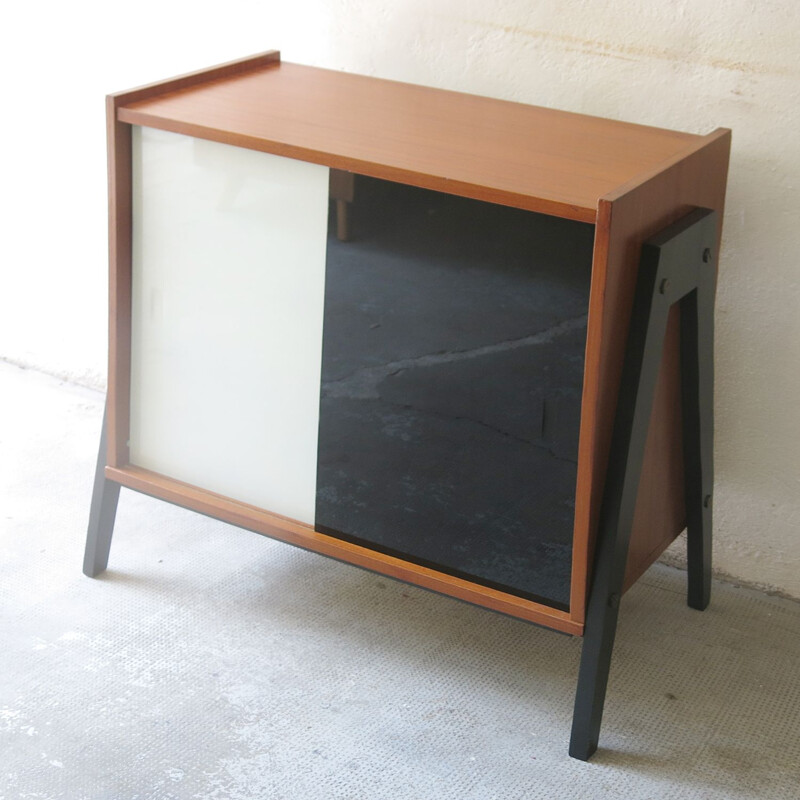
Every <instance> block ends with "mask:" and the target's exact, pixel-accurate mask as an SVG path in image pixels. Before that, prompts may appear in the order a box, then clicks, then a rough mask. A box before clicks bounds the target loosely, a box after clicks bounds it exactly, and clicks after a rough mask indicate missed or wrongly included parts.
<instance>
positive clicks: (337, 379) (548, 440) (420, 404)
mask: <svg viewBox="0 0 800 800" xmlns="http://www.w3.org/2000/svg"><path fill="white" fill-rule="evenodd" d="M359 181H360V182H359V183H357V184H356V197H355V203H354V206H353V214H354V219H355V231H354V236H353V239H352V241H350V242H347V243H344V242H340V241H337V240H336V239H335V238H334V237H333V236H332V235H331V236H329V240H328V258H327V277H326V288H325V324H324V345H323V361H322V397H321V403H320V440H319V461H318V473H317V474H318V478H317V480H318V488H317V504H316V526H317V529H318V530H320V531H325V532H328V533H331V534H333V535H336V536H339V537H341V538H344V539H348V540H350V541H355V542H359V543H364V544H367V545H368V546H372V547H375V548H376V549H379V550H382V551H384V552H387V553H390V554H396V555H401V556H403V557H407V558H409V559H411V560H413V561H416V562H418V563H421V564H425V565H429V566H432V567H435V568H438V569H442V570H445V571H447V572H450V573H452V574H455V575H460V576H464V577H469V578H472V579H476V580H478V581H479V582H482V583H484V584H487V585H489V586H494V587H497V588H502V589H505V590H509V591H512V592H514V593H516V594H519V595H522V596H525V597H529V598H532V599H538V600H543V601H544V602H546V603H548V604H550V605H552V606H556V607H559V608H566V607H567V605H568V602H569V589H570V570H571V563H572V531H573V516H574V500H575V479H576V461H577V443H578V426H579V420H580V402H581V390H582V383H583V365H584V349H585V343H586V314H587V310H588V298H589V278H590V266H591V260H592V239H593V234H594V228H593V227H592V226H590V225H585V224H582V223H575V222H569V221H565V220H559V219H554V218H550V217H545V216H541V215H536V214H532V213H529V212H525V211H520V210H518V209H510V208H504V207H500V206H495V205H491V204H488V203H481V202H478V201H474V200H467V199H464V198H457V197H452V196H449V195H444V194H440V193H436V192H429V191H425V190H421V189H413V188H409V187H404V186H401V185H399V184H393V183H388V182H383V181H375V180H369V179H364V178H359ZM333 230H335V226H333V225H331V231H333Z"/></svg>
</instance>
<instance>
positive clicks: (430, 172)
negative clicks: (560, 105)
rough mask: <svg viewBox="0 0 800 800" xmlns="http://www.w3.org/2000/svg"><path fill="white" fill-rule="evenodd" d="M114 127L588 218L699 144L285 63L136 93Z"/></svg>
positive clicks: (681, 136)
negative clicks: (601, 203) (630, 184)
mask: <svg viewBox="0 0 800 800" xmlns="http://www.w3.org/2000/svg"><path fill="white" fill-rule="evenodd" d="M119 119H120V121H123V122H128V123H131V124H134V125H147V126H151V127H155V128H163V129H165V130H171V131H175V132H177V133H184V134H188V135H190V136H197V137H200V138H205V139H212V140H214V141H220V142H226V143H229V144H235V145H239V146H242V147H249V148H252V149H255V150H263V151H265V152H270V153H276V154H278V155H283V156H289V157H292V158H298V159H301V160H304V161H311V162H314V163H318V164H324V165H326V166H329V167H332V168H336V169H343V170H348V171H351V172H356V173H361V174H365V175H372V176H374V177H378V178H385V179H387V180H394V181H399V182H401V183H409V184H413V185H417V186H423V187H426V188H429V189H435V190H437V191H443V192H449V193H451V194H460V195H464V196H466V197H474V198H477V199H480V200H487V201H489V202H495V203H502V204H504V205H511V206H518V207H520V208H527V209H530V210H533V211H541V212H543V213H547V214H553V215H555V216H561V217H567V218H569V219H576V220H581V221H584V222H594V219H595V215H596V210H597V201H598V198H600V197H602V196H603V195H605V194H607V193H608V192H610V191H612V190H614V189H615V188H616V187H618V186H619V185H621V184H623V183H625V182H626V181H629V180H631V179H632V178H635V177H636V176H637V175H640V174H642V173H643V172H646V171H648V170H650V169H652V168H653V167H655V166H656V165H658V164H660V163H662V162H664V161H666V160H668V159H669V158H671V157H673V156H674V155H675V154H676V153H678V152H681V151H683V150H685V149H686V147H687V145H688V144H689V143H691V142H692V141H694V140H697V139H698V138H699V137H696V136H693V135H691V134H687V133H678V132H674V131H667V130H662V129H659V128H649V127H644V126H641V125H632V124H629V123H624V122H614V121H611V120H605V119H600V118H597V117H588V116H582V115H579V114H571V113H567V112H564V111H555V110H551V109H545V108H536V107H534V106H528V105H523V104H520V103H510V102H506V101H502V100H493V99H489V98H485V97H476V96H473V95H464V94H459V93H456V92H449V91H442V90H439V89H431V88H426V87H422V86H413V85H410V84H404V83H398V82H394V81H385V80H377V79H375V78H369V77H364V76H361V75H349V74H345V73H342V72H334V71H331V70H323V69H316V68H313V67H304V66H299V65H296V64H287V63H278V62H275V63H271V64H268V65H267V66H264V67H261V68H258V69H249V70H247V71H245V72H243V73H241V74H238V75H234V76H233V77H227V78H222V79H215V80H213V81H211V82H208V83H204V84H201V85H193V86H188V87H187V88H182V89H179V90H178V91H169V92H168V93H166V94H159V95H155V96H150V97H146V98H140V97H138V96H137V95H132V96H131V97H129V98H128V99H127V100H125V102H124V104H123V105H121V107H120V112H119Z"/></svg>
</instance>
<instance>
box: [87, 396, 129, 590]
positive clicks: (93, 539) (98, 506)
mask: <svg viewBox="0 0 800 800" xmlns="http://www.w3.org/2000/svg"><path fill="white" fill-rule="evenodd" d="M105 466H106V414H105V412H104V413H103V429H102V431H101V432H100V450H99V452H98V454H97V467H96V469H95V473H94V489H93V490H92V505H91V509H90V511H89V529H88V531H87V534H86V550H85V552H84V556H83V573H84V575H88V576H89V577H90V578H94V577H95V576H96V575H99V574H100V573H101V572H103V571H104V570H105V568H106V567H107V566H108V553H109V550H110V549H111V536H112V534H113V533H114V519H115V518H116V515H117V500H118V499H119V489H120V486H119V484H118V483H114V481H110V480H108V479H107V478H106V476H105Z"/></svg>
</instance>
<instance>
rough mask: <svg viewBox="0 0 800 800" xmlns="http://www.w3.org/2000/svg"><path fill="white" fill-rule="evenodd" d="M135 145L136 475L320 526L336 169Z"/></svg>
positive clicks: (205, 148) (168, 139)
mask: <svg viewBox="0 0 800 800" xmlns="http://www.w3.org/2000/svg"><path fill="white" fill-rule="evenodd" d="M133 133H134V136H133V302H132V306H133V307H132V313H133V336H132V375H131V439H130V452H131V462H132V463H134V464H136V465H137V466H140V467H144V468H147V469H151V470H154V471H155V472H159V473H162V474H164V475H168V476H169V477H172V478H176V479H178V480H181V481H185V482H187V483H190V484H193V485H195V486H199V487H201V488H204V489H208V490H210V491H213V492H217V493H219V494H222V495H225V496H227V497H231V498H233V499H236V500H240V501H243V502H246V503H251V504H253V505H256V506H259V507H261V508H265V509H267V510H269V511H273V512H276V513H279V514H283V515H285V516H288V517H291V518H293V519H297V520H301V521H303V522H307V523H313V520H314V503H315V490H316V459H317V428H318V420H319V384H320V363H321V349H322V316H323V301H324V281H325V241H326V232H327V200H328V169H327V168H326V167H320V166H317V165H314V164H307V163H304V162H300V161H294V160H291V159H286V158H281V157H278V156H273V155H268V154H266V153H259V152H255V151H252V150H245V149H242V148H237V147H231V146H230V145H224V144H218V143H216V142H208V141H203V140H200V139H193V138H191V137H187V136H182V135H179V134H174V133H167V132H164V131H157V130H153V129H150V128H138V127H135V128H134V129H133Z"/></svg>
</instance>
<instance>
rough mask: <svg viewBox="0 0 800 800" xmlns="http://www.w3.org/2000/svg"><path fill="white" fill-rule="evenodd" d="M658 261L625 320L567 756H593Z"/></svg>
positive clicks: (658, 347) (653, 370)
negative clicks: (621, 363)
mask: <svg viewBox="0 0 800 800" xmlns="http://www.w3.org/2000/svg"><path fill="white" fill-rule="evenodd" d="M662 273H663V270H659V263H658V257H657V253H656V254H655V255H653V254H650V258H648V259H645V258H644V256H643V259H642V264H641V266H640V276H639V281H638V285H637V290H636V299H635V301H634V308H633V313H632V316H631V324H630V330H629V334H628V345H627V349H626V355H625V364H624V367H623V373H622V381H621V384H620V394H619V401H618V409H617V417H616V420H615V423H614V433H613V437H612V442H611V454H610V458H609V466H608V475H607V478H606V489H605V495H604V501H603V508H602V509H601V513H600V528H599V531H598V539H597V545H596V553H595V566H594V572H593V576H594V577H593V581H592V588H591V592H590V595H589V605H588V609H587V615H586V624H585V633H584V642H583V651H582V654H581V666H580V671H579V673H578V687H577V691H576V694H575V711H574V714H573V718H572V736H571V738H570V745H569V754H570V755H571V756H572V757H573V758H578V759H581V760H582V761H586V760H587V759H588V758H589V757H590V756H591V755H592V753H594V751H595V750H596V749H597V742H598V739H599V736H600V723H601V722H602V718H603V705H604V702H605V696H606V686H607V685H608V674H609V670H610V667H611V653H612V650H613V648H614V637H615V635H616V630H617V616H618V614H619V603H620V598H621V596H622V588H623V582H624V579H625V566H626V563H627V554H628V543H629V542H630V537H631V531H632V528H633V514H634V510H635V507H636V494H637V491H638V488H639V477H640V475H641V469H642V461H643V459H644V446H645V441H646V439H647V430H648V426H649V423H650V412H651V409H652V406H653V395H654V393H655V386H656V379H657V377H658V368H659V365H660V363H661V352H662V350H663V347H664V334H665V332H666V324H667V312H668V311H669V306H670V302H669V298H668V296H667V295H666V294H665V293H663V292H661V291H660V290H659V286H660V285H661V284H663V281H664V277H663V274H662Z"/></svg>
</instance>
